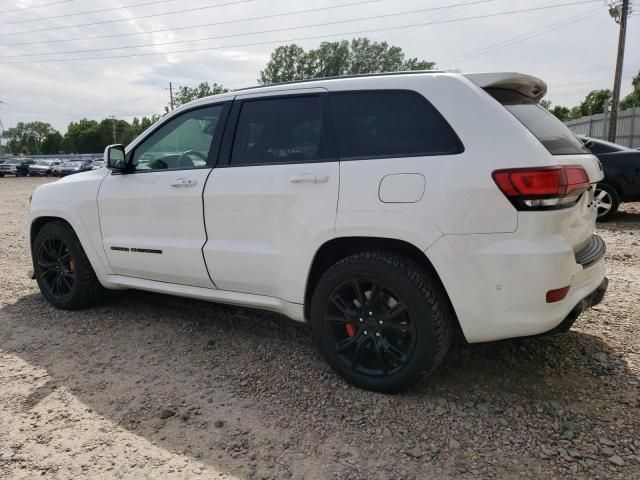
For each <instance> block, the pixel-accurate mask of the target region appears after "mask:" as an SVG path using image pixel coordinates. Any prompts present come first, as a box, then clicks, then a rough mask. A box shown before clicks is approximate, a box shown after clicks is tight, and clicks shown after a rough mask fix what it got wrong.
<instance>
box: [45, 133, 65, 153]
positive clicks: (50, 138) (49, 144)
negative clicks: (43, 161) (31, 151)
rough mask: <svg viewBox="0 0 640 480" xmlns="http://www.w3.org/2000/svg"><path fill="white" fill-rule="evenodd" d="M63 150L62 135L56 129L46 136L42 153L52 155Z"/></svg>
mask: <svg viewBox="0 0 640 480" xmlns="http://www.w3.org/2000/svg"><path fill="white" fill-rule="evenodd" d="M61 151H62V135H60V132H58V131H54V132H51V133H50V134H49V135H47V136H46V137H45V139H44V140H43V142H42V154H43V155H52V154H56V153H60V152H61Z"/></svg>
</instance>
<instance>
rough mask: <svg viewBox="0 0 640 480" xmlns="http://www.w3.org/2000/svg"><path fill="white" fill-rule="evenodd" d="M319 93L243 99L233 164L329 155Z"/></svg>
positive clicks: (299, 160) (261, 163)
mask: <svg viewBox="0 0 640 480" xmlns="http://www.w3.org/2000/svg"><path fill="white" fill-rule="evenodd" d="M325 133H326V132H324V125H323V119H322V105H321V103H320V97H319V96H304V97H288V98H282V97H281V98H267V99H259V100H249V101H245V102H243V103H242V107H241V110H240V114H239V117H238V124H237V128H236V133H235V137H234V140H233V150H232V153H231V164H232V165H263V164H271V163H300V162H313V161H319V160H323V159H328V158H329V157H330V154H329V151H328V149H327V148H326V147H325V145H326V144H327V142H326V141H324V137H325Z"/></svg>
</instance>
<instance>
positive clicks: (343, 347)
mask: <svg viewBox="0 0 640 480" xmlns="http://www.w3.org/2000/svg"><path fill="white" fill-rule="evenodd" d="M357 339H358V335H354V336H353V337H347V338H346V339H344V340H342V341H341V342H338V343H337V344H336V352H345V351H347V350H349V348H351V347H352V346H353V345H354V344H355V343H356V341H357Z"/></svg>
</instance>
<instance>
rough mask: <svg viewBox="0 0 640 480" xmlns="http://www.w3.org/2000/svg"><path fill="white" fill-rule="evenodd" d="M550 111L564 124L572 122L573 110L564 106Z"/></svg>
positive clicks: (557, 106) (558, 106)
mask: <svg viewBox="0 0 640 480" xmlns="http://www.w3.org/2000/svg"><path fill="white" fill-rule="evenodd" d="M549 111H550V112H551V113H552V114H553V115H555V116H556V117H557V118H558V119H559V120H560V121H562V122H566V121H568V120H571V110H569V109H568V108H567V107H565V106H563V105H556V106H555V107H553V108H552V109H551V110H549Z"/></svg>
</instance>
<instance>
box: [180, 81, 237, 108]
mask: <svg viewBox="0 0 640 480" xmlns="http://www.w3.org/2000/svg"><path fill="white" fill-rule="evenodd" d="M228 91H229V89H228V88H224V87H223V86H222V85H220V84H218V83H215V82H214V83H211V84H210V83H208V82H202V83H200V85H198V86H197V87H186V86H179V87H178V89H177V90H176V91H175V93H174V94H173V104H174V106H175V107H179V106H180V105H183V104H185V103H189V102H190V101H192V100H196V99H197V98H202V97H208V96H210V95H218V94H220V93H227V92H228Z"/></svg>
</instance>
